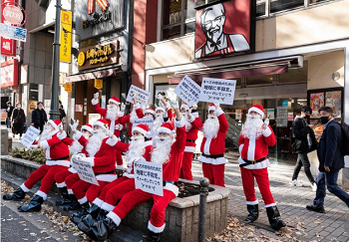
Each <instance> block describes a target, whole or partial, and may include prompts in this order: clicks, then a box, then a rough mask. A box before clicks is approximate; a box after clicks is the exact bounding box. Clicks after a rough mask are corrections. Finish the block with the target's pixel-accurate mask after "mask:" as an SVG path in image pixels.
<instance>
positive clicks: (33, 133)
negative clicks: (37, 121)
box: [21, 126, 40, 148]
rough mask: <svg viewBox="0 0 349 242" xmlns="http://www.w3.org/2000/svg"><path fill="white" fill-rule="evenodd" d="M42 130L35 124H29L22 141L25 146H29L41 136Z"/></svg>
mask: <svg viewBox="0 0 349 242" xmlns="http://www.w3.org/2000/svg"><path fill="white" fill-rule="evenodd" d="M39 134H40V130H39V129H37V128H35V127H34V126H29V128H28V129H27V131H26V132H25V133H24V135H23V137H22V139H21V143H22V145H24V146H25V147H27V148H29V147H30V146H31V145H32V144H33V143H34V141H35V139H36V138H37V137H38V136H39Z"/></svg>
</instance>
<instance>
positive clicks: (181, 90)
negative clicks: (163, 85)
mask: <svg viewBox="0 0 349 242" xmlns="http://www.w3.org/2000/svg"><path fill="white" fill-rule="evenodd" d="M174 92H175V93H176V94H177V96H178V97H179V98H180V99H182V100H183V101H184V102H186V103H187V104H188V105H189V106H191V105H193V104H197V103H198V102H199V96H200V92H201V87H200V86H199V85H198V84H197V83H196V82H194V81H193V80H192V79H191V78H190V77H188V76H184V77H183V79H182V81H181V82H180V83H179V84H178V86H177V87H176V89H175V90H174Z"/></svg>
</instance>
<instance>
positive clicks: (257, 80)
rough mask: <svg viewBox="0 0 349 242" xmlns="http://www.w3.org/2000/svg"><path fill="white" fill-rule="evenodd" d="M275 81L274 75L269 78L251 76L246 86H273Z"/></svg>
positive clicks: (247, 79)
mask: <svg viewBox="0 0 349 242" xmlns="http://www.w3.org/2000/svg"><path fill="white" fill-rule="evenodd" d="M274 80H275V76H273V75H269V76H250V77H247V78H246V85H247V86H253V85H263V86H264V85H272V84H273V81H274Z"/></svg>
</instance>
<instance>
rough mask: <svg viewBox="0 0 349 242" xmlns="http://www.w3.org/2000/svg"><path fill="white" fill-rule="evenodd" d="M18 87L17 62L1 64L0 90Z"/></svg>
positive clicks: (10, 61)
mask: <svg viewBox="0 0 349 242" xmlns="http://www.w3.org/2000/svg"><path fill="white" fill-rule="evenodd" d="M17 85H18V60H16V59H12V60H9V61H5V62H3V63H1V88H4V87H11V86H17Z"/></svg>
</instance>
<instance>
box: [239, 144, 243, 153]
mask: <svg viewBox="0 0 349 242" xmlns="http://www.w3.org/2000/svg"><path fill="white" fill-rule="evenodd" d="M243 148H244V144H241V145H240V146H239V153H240V154H241V152H242V149H243Z"/></svg>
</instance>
